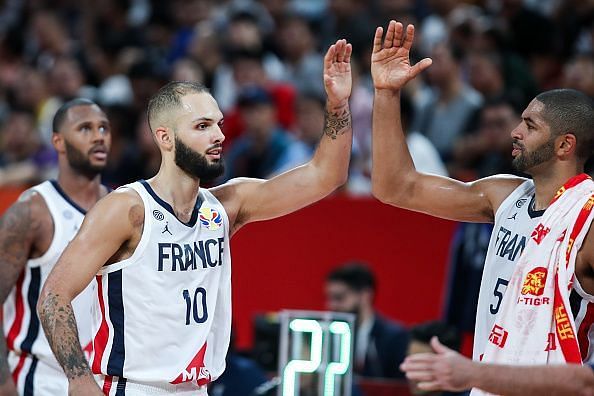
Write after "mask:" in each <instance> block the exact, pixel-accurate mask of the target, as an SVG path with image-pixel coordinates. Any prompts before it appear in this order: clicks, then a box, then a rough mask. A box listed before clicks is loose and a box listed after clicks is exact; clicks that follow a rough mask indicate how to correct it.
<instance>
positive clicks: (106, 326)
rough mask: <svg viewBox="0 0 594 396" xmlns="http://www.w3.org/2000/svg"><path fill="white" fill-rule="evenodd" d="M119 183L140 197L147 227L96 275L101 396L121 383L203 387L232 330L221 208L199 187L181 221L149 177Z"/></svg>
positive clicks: (95, 364)
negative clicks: (128, 252)
mask: <svg viewBox="0 0 594 396" xmlns="http://www.w3.org/2000/svg"><path fill="white" fill-rule="evenodd" d="M122 188H130V189H133V190H134V191H136V192H137V193H138V194H139V195H140V197H141V198H142V202H143V204H144V228H143V230H142V236H141V238H140V242H139V243H138V246H137V247H136V250H135V251H134V253H133V254H132V256H131V257H130V258H128V259H125V260H123V261H120V262H117V263H114V264H110V265H108V266H104V267H103V268H102V270H101V271H100V272H99V274H98V275H97V277H96V280H97V297H96V298H95V304H94V323H93V331H94V334H95V337H94V340H93V356H92V364H91V366H92V370H93V372H94V373H95V374H98V375H100V376H102V377H103V384H102V386H103V388H104V392H105V393H106V394H110V393H109V392H110V390H109V389H107V390H106V388H111V387H115V385H114V384H116V383H117V387H118V389H120V390H121V389H125V388H126V382H130V383H135V384H150V385H155V386H164V387H168V386H171V384H183V385H184V386H186V385H191V384H195V385H196V386H201V387H204V386H205V385H206V384H207V383H208V382H210V381H213V380H215V379H216V378H217V377H218V376H220V375H221V374H222V372H223V371H224V369H225V357H226V355H227V349H228V346H229V338H230V333H231V254H230V251H229V220H228V218H227V214H226V212H225V209H224V208H223V205H222V204H221V203H220V202H219V201H218V200H217V199H216V198H215V197H214V196H213V195H212V193H210V192H209V191H208V190H206V189H200V193H199V195H198V199H197V201H196V206H195V208H194V211H193V213H192V216H191V219H190V221H189V222H188V223H183V222H181V221H180V220H179V219H178V218H177V217H176V216H175V213H174V211H173V208H172V207H171V206H170V205H169V204H168V203H167V202H165V201H163V200H162V199H160V198H159V197H158V196H157V194H156V193H155V192H154V191H153V189H152V188H151V186H150V185H149V184H148V183H147V182H146V181H140V182H135V183H132V184H129V185H126V186H124V187H122ZM100 385H101V384H100ZM180 386H181V385H180Z"/></svg>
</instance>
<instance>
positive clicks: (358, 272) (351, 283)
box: [326, 262, 375, 291]
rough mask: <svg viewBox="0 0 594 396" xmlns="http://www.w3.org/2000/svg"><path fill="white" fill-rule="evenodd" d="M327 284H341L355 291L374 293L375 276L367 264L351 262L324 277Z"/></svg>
mask: <svg viewBox="0 0 594 396" xmlns="http://www.w3.org/2000/svg"><path fill="white" fill-rule="evenodd" d="M326 280H327V281H328V282H342V283H345V284H346V285H347V286H348V287H350V288H351V289H353V290H356V291H362V290H366V289H371V290H372V291H375V276H374V275H373V272H371V269H369V266H368V265H367V264H363V263H358V262H352V263H347V264H345V265H343V266H341V267H338V268H336V269H334V270H332V272H330V273H329V274H328V276H327V277H326Z"/></svg>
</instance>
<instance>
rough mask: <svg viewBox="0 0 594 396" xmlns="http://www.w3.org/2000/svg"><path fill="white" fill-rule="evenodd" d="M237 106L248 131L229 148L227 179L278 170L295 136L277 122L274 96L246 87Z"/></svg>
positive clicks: (258, 175) (262, 175)
mask: <svg viewBox="0 0 594 396" xmlns="http://www.w3.org/2000/svg"><path fill="white" fill-rule="evenodd" d="M238 105H239V111H240V114H241V118H242V119H243V120H244V122H245V131H243V132H242V133H241V136H240V137H239V138H238V139H237V140H236V141H235V142H234V143H233V145H232V146H231V148H230V149H229V154H228V156H227V166H226V171H225V175H224V179H225V180H229V179H231V178H234V177H238V176H247V177H258V178H266V177H268V176H270V175H271V174H274V173H277V172H278V171H279V170H280V169H282V168H283V167H284V165H285V164H284V162H283V160H284V159H285V158H286V155H287V153H288V150H289V147H290V145H291V144H292V142H293V138H292V137H291V136H290V135H289V134H288V133H287V132H286V131H285V130H284V129H283V128H282V127H280V126H279V125H278V124H277V122H276V117H275V106H274V102H273V99H272V96H270V94H268V92H266V90H264V89H263V88H261V87H257V86H254V87H247V88H245V89H244V90H243V91H242V92H241V93H240V95H239V99H238Z"/></svg>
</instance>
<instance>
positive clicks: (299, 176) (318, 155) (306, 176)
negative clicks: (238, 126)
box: [213, 40, 352, 230]
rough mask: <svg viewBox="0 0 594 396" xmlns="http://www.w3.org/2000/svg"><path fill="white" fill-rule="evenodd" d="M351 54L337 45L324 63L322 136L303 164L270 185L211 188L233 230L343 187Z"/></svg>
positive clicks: (250, 182)
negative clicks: (230, 220)
mask: <svg viewBox="0 0 594 396" xmlns="http://www.w3.org/2000/svg"><path fill="white" fill-rule="evenodd" d="M350 54H351V47H350V44H347V43H346V41H344V40H340V41H339V42H337V44H335V45H333V46H332V47H330V49H329V50H328V53H327V54H326V57H325V58H324V84H325V86H326V92H327V93H328V100H327V102H326V116H325V123H324V132H323V135H322V138H321V141H320V143H319V146H318V148H317V149H316V151H315V153H314V155H313V157H312V159H311V160H310V161H309V162H308V163H306V164H304V165H301V166H299V167H296V168H294V169H291V170H289V171H287V172H285V173H283V174H281V175H278V176H276V177H274V178H272V179H270V180H257V179H246V178H240V179H234V180H231V181H230V182H229V183H227V184H225V185H223V186H220V187H218V188H215V189H213V193H214V194H215V195H216V196H217V197H218V198H219V199H220V200H221V202H223V204H224V205H225V208H226V210H227V212H228V213H230V217H232V219H233V220H234V221H233V220H232V222H233V224H234V226H233V227H234V229H235V230H236V229H237V228H239V227H241V225H243V224H246V223H248V222H252V221H258V220H265V219H271V218H275V217H279V216H282V215H285V214H287V213H291V212H293V211H295V210H298V209H300V208H303V207H304V206H307V205H309V204H311V203H313V202H316V201H318V200H320V199H322V198H323V197H325V196H327V195H328V194H330V193H331V192H332V191H334V190H335V189H336V188H337V187H339V186H340V185H342V184H344V183H345V181H346V179H347V176H348V166H349V159H350V155H351V143H352V129H351V112H350V109H349V105H348V97H349V95H350V91H351V70H350Z"/></svg>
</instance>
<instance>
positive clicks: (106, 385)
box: [103, 375, 113, 396]
mask: <svg viewBox="0 0 594 396" xmlns="http://www.w3.org/2000/svg"><path fill="white" fill-rule="evenodd" d="M112 383H113V377H112V376H111V375H107V376H106V377H105V380H104V381H103V394H104V395H105V396H109V391H110V390H111V384H112Z"/></svg>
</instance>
